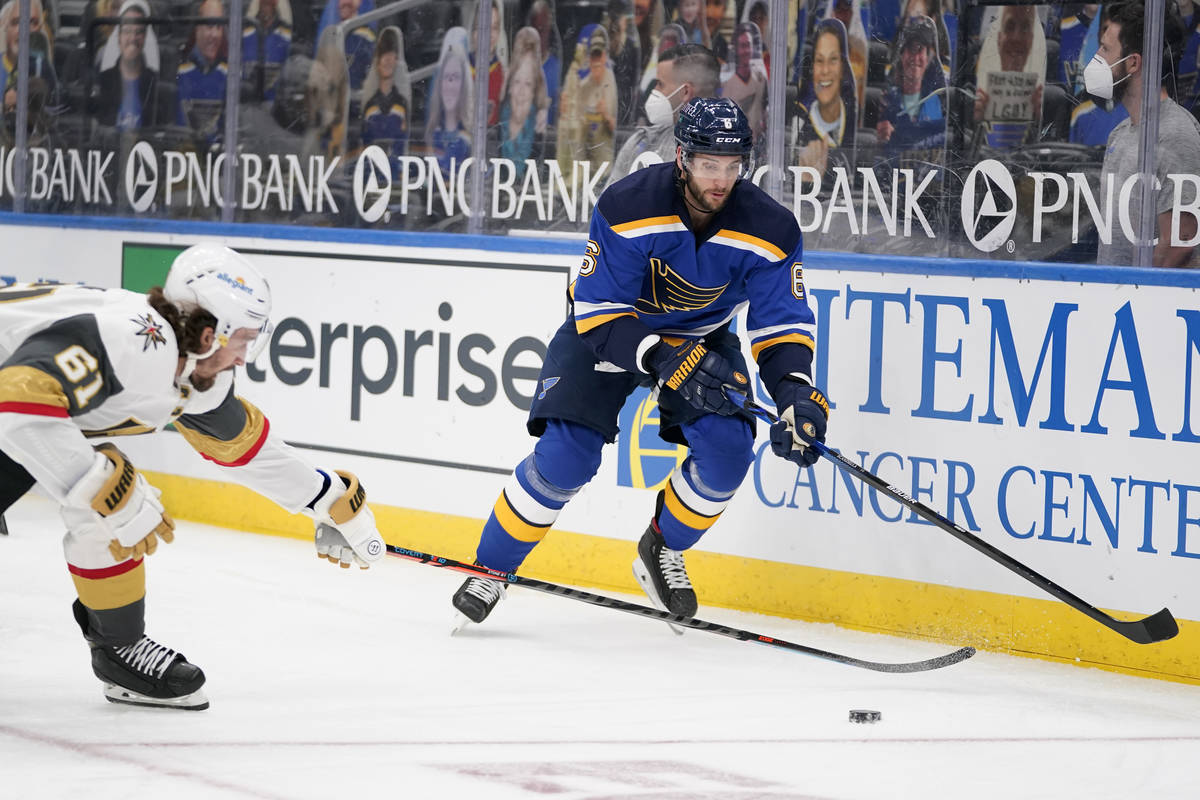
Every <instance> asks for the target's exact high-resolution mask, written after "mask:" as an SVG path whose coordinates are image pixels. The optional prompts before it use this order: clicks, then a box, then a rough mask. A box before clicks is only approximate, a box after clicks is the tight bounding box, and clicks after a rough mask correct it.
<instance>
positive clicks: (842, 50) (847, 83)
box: [739, 17, 858, 144]
mask: <svg viewBox="0 0 1200 800" xmlns="http://www.w3.org/2000/svg"><path fill="white" fill-rule="evenodd" d="M746 24H749V23H746ZM739 27H740V26H739ZM827 34H828V35H832V36H833V37H834V38H835V39H837V43H838V58H839V60H840V61H841V62H842V80H841V84H840V85H839V86H838V95H839V96H840V97H841V98H842V105H844V106H845V109H846V110H845V114H846V120H845V132H844V134H843V141H841V142H838V144H850V142H852V141H853V140H854V133H855V131H856V130H857V126H858V121H857V116H858V115H857V110H858V88H857V84H856V83H855V80H854V71H853V70H852V69H851V66H850V44H849V38H848V37H847V35H846V26H845V25H843V24H842V21H841V20H839V19H837V18H835V17H827V18H826V19H823V20H821V21H820V22H818V23H817V24H816V26H815V27H814V28H813V34H812V51H813V56H812V57H813V59H814V60H815V59H816V52H817V42H818V41H820V39H821V37H822V36H825V35H827ZM807 73H808V74H807V75H806V76H805V77H806V80H805V82H804V86H803V87H802V88H801V91H800V105H801V106H803V107H804V108H806V109H808V111H810V112H814V113H815V112H816V106H817V102H818V101H817V91H816V88H817V87H816V79H815V77H814V73H815V70H814V67H813V66H812V65H810V66H809V68H808V70H807Z"/></svg>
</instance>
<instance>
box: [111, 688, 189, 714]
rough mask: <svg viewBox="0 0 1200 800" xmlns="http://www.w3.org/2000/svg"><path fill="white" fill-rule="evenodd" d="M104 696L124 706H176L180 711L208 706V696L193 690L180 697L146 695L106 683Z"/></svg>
mask: <svg viewBox="0 0 1200 800" xmlns="http://www.w3.org/2000/svg"><path fill="white" fill-rule="evenodd" d="M104 697H105V699H106V700H108V702H110V703H118V704H120V705H126V706H143V707H146V708H177V709H180V710H181V711H203V710H204V709H206V708H208V698H207V697H205V696H204V692H202V691H195V692H192V693H191V694H185V695H182V696H181V697H147V696H146V695H144V694H138V693H137V692H132V691H130V690H129V689H126V688H124V687H121V686H115V685H113V684H111V683H110V684H106V685H105V687H104Z"/></svg>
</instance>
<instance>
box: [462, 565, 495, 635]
mask: <svg viewBox="0 0 1200 800" xmlns="http://www.w3.org/2000/svg"><path fill="white" fill-rule="evenodd" d="M505 586H506V584H505V583H504V582H503V581H497V580H491V579H490V578H474V577H471V578H467V579H466V580H465V581H463V585H462V586H460V587H458V591H457V592H455V593H454V600H453V602H454V607H455V608H456V609H457V610H458V614H456V615H455V621H454V622H455V624H454V628H453V629H452V630H451V631H450V635H451V636H453V635H454V634H456V633H458V632H459V631H460V630H462V629H463V628H464V627H465V626H466V624H467V623H468V622H474V623H475V624H479V623H480V622H483V621H484V620H485V619H487V617H488V614H491V613H492V609H493V608H495V607H496V604H497V603H499V602H500V600H502V599H503V598H504V596H505V592H504V587H505Z"/></svg>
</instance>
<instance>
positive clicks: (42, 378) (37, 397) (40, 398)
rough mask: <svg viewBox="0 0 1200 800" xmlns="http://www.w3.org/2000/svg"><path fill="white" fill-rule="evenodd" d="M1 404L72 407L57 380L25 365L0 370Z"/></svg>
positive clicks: (46, 373)
mask: <svg viewBox="0 0 1200 800" xmlns="http://www.w3.org/2000/svg"><path fill="white" fill-rule="evenodd" d="M0 403H32V404H34V405H40V406H53V407H55V408H62V409H69V408H70V407H71V403H70V401H68V400H67V395H66V393H65V392H64V391H63V387H62V384H61V383H59V382H58V379H57V378H55V377H54V376H53V375H51V374H50V373H48V372H43V371H42V370H40V369H38V368H37V367H30V366H26V365H24V364H18V365H17V366H14V367H5V368H4V369H0Z"/></svg>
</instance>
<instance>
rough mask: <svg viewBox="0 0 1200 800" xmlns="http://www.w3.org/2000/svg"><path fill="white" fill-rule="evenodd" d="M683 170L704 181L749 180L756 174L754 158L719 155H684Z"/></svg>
mask: <svg viewBox="0 0 1200 800" xmlns="http://www.w3.org/2000/svg"><path fill="white" fill-rule="evenodd" d="M683 168H684V169H686V170H687V171H688V172H690V173H691V174H692V175H694V176H695V177H696V178H698V179H700V180H704V181H711V180H729V181H733V180H738V179H740V178H747V179H749V178H750V177H751V176H752V175H753V174H754V158H753V157H752V156H750V155H744V156H740V157H739V156H731V155H721V154H718V153H684V154H683Z"/></svg>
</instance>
